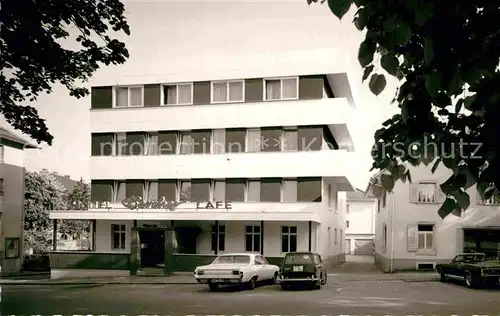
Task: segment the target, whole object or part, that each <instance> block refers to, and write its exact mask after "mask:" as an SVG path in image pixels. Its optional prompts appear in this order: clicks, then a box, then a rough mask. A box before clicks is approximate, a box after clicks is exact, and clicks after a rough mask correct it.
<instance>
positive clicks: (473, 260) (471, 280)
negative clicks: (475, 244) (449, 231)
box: [436, 252, 500, 288]
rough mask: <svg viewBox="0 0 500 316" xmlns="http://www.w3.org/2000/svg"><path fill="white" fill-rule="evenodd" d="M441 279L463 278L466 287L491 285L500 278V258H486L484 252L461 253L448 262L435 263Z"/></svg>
mask: <svg viewBox="0 0 500 316" xmlns="http://www.w3.org/2000/svg"><path fill="white" fill-rule="evenodd" d="M436 271H437V272H438V273H439V274H440V276H441V281H442V282H445V281H446V280H447V279H463V280H464V281H465V285H466V286H467V287H468V288H479V287H483V286H492V285H495V284H497V283H498V282H499V280H500V260H498V259H487V258H486V255H485V254H484V253H480V252H478V253H461V254H458V255H456V256H455V258H453V260H452V261H451V262H449V263H444V264H437V265H436Z"/></svg>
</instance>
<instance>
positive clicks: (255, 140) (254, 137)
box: [246, 128, 263, 152]
mask: <svg viewBox="0 0 500 316" xmlns="http://www.w3.org/2000/svg"><path fill="white" fill-rule="evenodd" d="M261 145H263V144H262V136H261V132H260V128H255V129H253V128H252V129H247V144H246V148H247V152H259V151H260V149H261V148H260V147H261Z"/></svg>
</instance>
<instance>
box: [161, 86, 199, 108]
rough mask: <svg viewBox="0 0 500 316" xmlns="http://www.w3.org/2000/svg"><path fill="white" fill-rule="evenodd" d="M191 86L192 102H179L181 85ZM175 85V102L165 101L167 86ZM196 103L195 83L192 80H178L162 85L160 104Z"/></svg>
mask: <svg viewBox="0 0 500 316" xmlns="http://www.w3.org/2000/svg"><path fill="white" fill-rule="evenodd" d="M185 85H190V86H191V102H190V103H179V86H185ZM173 86H175V98H176V100H175V104H166V103H165V87H173ZM193 103H194V85H193V83H192V82H177V83H164V84H162V85H161V89H160V106H177V105H193Z"/></svg>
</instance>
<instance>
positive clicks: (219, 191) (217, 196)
mask: <svg viewBox="0 0 500 316" xmlns="http://www.w3.org/2000/svg"><path fill="white" fill-rule="evenodd" d="M213 190H214V191H213V194H212V197H213V200H214V201H226V181H225V180H214V183H213Z"/></svg>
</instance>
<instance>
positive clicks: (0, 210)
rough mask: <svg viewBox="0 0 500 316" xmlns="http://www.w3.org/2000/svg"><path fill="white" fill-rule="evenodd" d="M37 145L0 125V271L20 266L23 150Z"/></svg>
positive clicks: (1, 272) (21, 257)
mask: <svg viewBox="0 0 500 316" xmlns="http://www.w3.org/2000/svg"><path fill="white" fill-rule="evenodd" d="M29 148H37V146H35V145H33V144H30V143H29V142H27V141H26V140H23V139H21V138H20V137H18V136H16V135H15V134H14V133H12V132H10V131H9V130H7V129H4V128H0V275H1V274H6V275H8V274H16V273H20V272H21V271H22V266H23V254H24V249H23V231H24V150H25V149H29Z"/></svg>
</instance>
